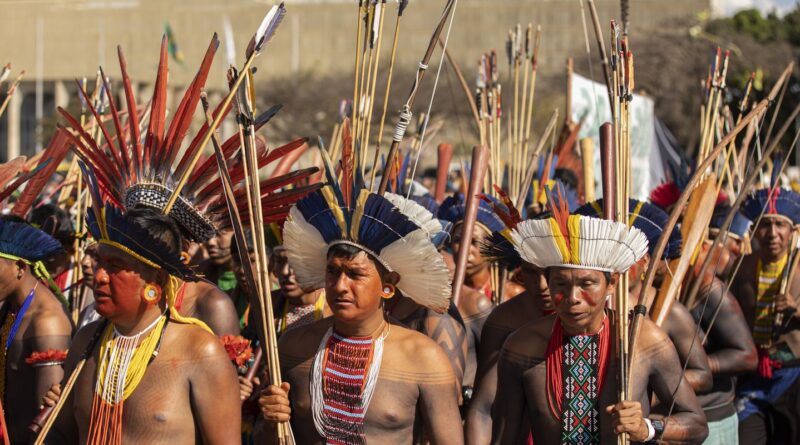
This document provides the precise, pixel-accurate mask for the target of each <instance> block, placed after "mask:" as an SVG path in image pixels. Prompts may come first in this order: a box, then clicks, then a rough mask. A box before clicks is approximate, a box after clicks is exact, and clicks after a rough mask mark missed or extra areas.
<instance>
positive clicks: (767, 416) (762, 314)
mask: <svg viewBox="0 0 800 445" xmlns="http://www.w3.org/2000/svg"><path fill="white" fill-rule="evenodd" d="M742 212H743V213H744V215H745V216H747V217H748V218H750V220H753V221H759V223H758V225H757V226H756V228H755V231H754V234H753V239H754V241H755V243H756V245H757V246H758V248H757V250H756V251H755V252H754V253H753V254H751V255H747V256H746V257H744V259H743V261H742V266H741V268H740V271H739V273H738V274H737V276H736V278H735V280H734V284H733V286H732V288H731V289H732V291H733V294H734V295H735V296H736V299H737V300H738V301H739V304H740V305H741V307H742V311H743V312H744V317H745V319H746V320H747V324H748V325H749V327H750V331H751V332H752V335H753V340H754V341H755V344H756V347H757V348H758V371H757V373H755V374H751V375H748V376H746V377H743V378H741V379H740V381H739V382H738V384H737V388H736V396H737V402H736V403H737V410H738V413H739V440H740V441H741V442H742V443H746V444H763V443H797V442H798V441H800V436H799V435H798V431H797V428H796V425H798V424H800V411H798V407H797V400H798V394H797V391H798V377H800V367H798V366H797V364H798V361H797V357H800V341H798V338H800V329H799V328H800V320H798V319H797V316H798V312H797V308H798V296H799V295H800V275H798V274H796V273H793V272H795V271H790V270H789V264H791V263H790V259H789V257H790V253H792V252H793V251H795V250H796V249H795V246H794V243H795V241H794V236H793V233H794V231H795V227H796V226H797V224H798V223H800V195H798V194H797V193H795V192H793V191H791V190H788V189H783V188H779V187H774V188H767V189H760V190H757V191H755V192H753V193H752V194H751V195H750V196H748V198H747V200H746V201H745V203H744V206H743V209H742ZM789 277H791V282H789V283H786V286H785V289H786V290H785V292H784V291H782V289H783V288H784V287H783V286H784V283H783V281H785V280H787V279H788V278H789Z"/></svg>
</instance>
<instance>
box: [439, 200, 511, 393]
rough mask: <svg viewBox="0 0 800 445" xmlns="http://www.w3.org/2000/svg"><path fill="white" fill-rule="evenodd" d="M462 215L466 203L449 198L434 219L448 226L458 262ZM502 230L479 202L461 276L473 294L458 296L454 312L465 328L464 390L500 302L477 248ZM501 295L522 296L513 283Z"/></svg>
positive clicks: (489, 267) (471, 379)
mask: <svg viewBox="0 0 800 445" xmlns="http://www.w3.org/2000/svg"><path fill="white" fill-rule="evenodd" d="M465 211H466V201H465V200H464V197H463V195H458V194H456V195H453V196H450V197H448V198H447V199H445V200H444V202H443V203H442V205H441V207H439V211H438V215H437V216H438V218H439V219H440V220H443V221H446V222H448V223H450V224H451V225H452V229H451V233H452V235H453V238H452V242H451V247H452V249H453V257H455V258H458V254H459V251H460V249H461V248H462V247H464V246H462V244H461V238H462V233H461V232H462V227H463V223H464V216H465ZM505 229H506V226H505V224H504V223H503V221H502V220H501V219H500V218H499V217H498V216H497V214H496V213H495V211H494V210H493V208H492V205H491V204H489V203H487V202H485V201H483V200H481V201H480V203H479V206H478V214H477V217H476V220H475V225H474V229H473V232H472V244H471V245H470V246H468V247H466V248H467V249H469V256H468V258H467V270H466V274H465V276H464V283H460V284H463V285H464V287H466V288H468V289H471V290H474V291H477V293H476V292H469V291H467V292H462V294H461V295H462V297H461V300H460V302H459V304H460V307H459V308H458V311H459V312H460V313H461V316H462V318H463V320H464V323H465V326H466V327H467V331H468V336H467V362H466V368H465V370H464V387H465V388H472V387H473V386H474V384H475V373H476V371H477V369H478V352H477V351H478V350H479V349H480V342H481V340H480V338H481V330H482V329H483V324H484V322H485V321H486V318H487V317H488V316H489V314H490V313H491V312H492V307H493V304H492V302H493V301H494V300H495V299H497V300H498V301H502V299H503V298H502V296H500V295H499V294H498V292H499V291H500V289H494V287H497V285H498V284H497V283H494V284H493V280H492V263H491V261H489V260H488V259H487V258H484V256H483V254H482V253H481V250H480V247H481V244H482V243H483V241H484V240H485V239H486V238H487V237H489V236H490V235H491V234H492V233H494V232H500V231H502V230H505ZM501 288H502V289H503V293H504V294H505V295H509V296H515V295H517V294H519V293H520V292H522V287H521V286H519V285H518V284H516V283H513V282H511V281H508V280H506V282H505V283H504V284H503V285H502V286H501Z"/></svg>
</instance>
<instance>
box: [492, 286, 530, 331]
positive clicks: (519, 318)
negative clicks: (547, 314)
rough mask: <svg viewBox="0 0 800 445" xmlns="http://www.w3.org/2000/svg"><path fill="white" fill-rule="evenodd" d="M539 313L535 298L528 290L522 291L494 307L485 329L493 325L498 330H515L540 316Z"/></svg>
mask: <svg viewBox="0 0 800 445" xmlns="http://www.w3.org/2000/svg"><path fill="white" fill-rule="evenodd" d="M539 315H540V314H539V311H538V310H537V309H536V307H535V304H534V302H533V298H531V297H530V295H528V293H527V292H522V293H521V294H519V295H517V296H516V297H514V298H512V299H510V300H507V301H504V302H503V303H500V305H499V306H497V307H496V308H494V310H493V311H492V313H491V314H489V317H488V318H487V319H486V324H484V329H485V328H487V327H491V328H494V329H498V330H509V331H514V330H516V329H518V328H519V327H521V326H522V325H524V324H525V323H527V322H529V321H531V320H532V319H534V318H538V317H539Z"/></svg>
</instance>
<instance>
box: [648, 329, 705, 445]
mask: <svg viewBox="0 0 800 445" xmlns="http://www.w3.org/2000/svg"><path fill="white" fill-rule="evenodd" d="M643 327H645V328H646V329H647V328H649V329H648V331H650V332H649V333H648V334H649V335H650V336H652V337H655V338H654V339H651V340H650V341H649V342H648V343H649V345H648V346H645V347H644V349H645V350H643V351H642V357H643V358H645V357H646V360H649V365H650V372H649V381H648V386H649V387H650V388H651V389H652V390H653V392H654V393H655V394H656V396H657V397H658V400H661V401H662V402H663V403H664V404H665V406H672V405H673V404H674V406H673V408H672V413H671V415H670V416H669V417H667V418H665V419H663V420H664V424H665V429H664V435H663V436H662V439H663V443H669V444H700V443H703V441H704V440H705V438H706V436H708V425H707V423H706V416H705V414H704V413H703V408H702V407H701V406H700V402H698V401H697V397H696V396H695V394H694V391H693V390H692V388H691V386H690V385H689V384H688V382H687V381H686V379H685V378H683V377H682V374H681V364H680V361H679V359H678V354H677V352H676V351H675V348H674V347H673V346H672V343H671V342H669V341H666V340H667V339H666V336H665V335H664V333H663V332H661V331H660V330H658V332H656V330H657V329H658V328H656V327H655V325H654V324H650V323H647V324H646V325H645V326H643ZM676 388H677V389H676ZM651 417H653V418H657V417H658V416H655V415H651Z"/></svg>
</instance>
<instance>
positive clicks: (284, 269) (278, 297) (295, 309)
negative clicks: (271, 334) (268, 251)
mask: <svg viewBox="0 0 800 445" xmlns="http://www.w3.org/2000/svg"><path fill="white" fill-rule="evenodd" d="M269 263H270V265H269V268H270V271H271V272H272V274H273V275H275V278H277V279H278V286H279V288H278V290H277V291H274V292H272V300H273V303H274V304H273V306H274V308H275V310H274V314H275V322H276V323H277V329H278V333H279V335H282V334H283V333H285V332H286V331H287V330H289V329H294V328H296V327H300V326H305V325H307V324H310V323H313V322H314V321H317V320H320V319H322V318H325V317H330V315H331V310H330V308H328V305H327V304H325V291H324V290H323V289H303V288H302V287H300V285H299V284H297V278H296V277H295V274H294V269H292V266H290V265H289V257H288V255H287V254H286V249H285V248H284V247H283V246H279V247H275V248H273V249H272V255H271V256H270V257H269Z"/></svg>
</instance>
